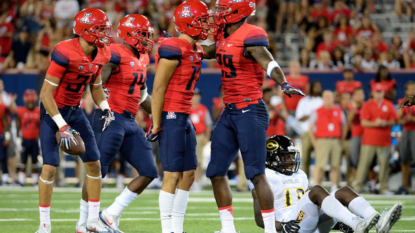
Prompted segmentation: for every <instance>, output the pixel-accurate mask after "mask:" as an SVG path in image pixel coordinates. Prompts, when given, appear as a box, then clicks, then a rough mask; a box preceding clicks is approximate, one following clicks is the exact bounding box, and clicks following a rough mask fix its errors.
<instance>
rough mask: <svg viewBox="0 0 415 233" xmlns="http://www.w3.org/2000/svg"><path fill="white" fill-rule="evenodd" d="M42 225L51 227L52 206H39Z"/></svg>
mask: <svg viewBox="0 0 415 233" xmlns="http://www.w3.org/2000/svg"><path fill="white" fill-rule="evenodd" d="M39 214H40V224H42V225H43V224H48V225H50V205H39Z"/></svg>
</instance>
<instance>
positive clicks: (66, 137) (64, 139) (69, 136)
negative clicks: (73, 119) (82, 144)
mask: <svg viewBox="0 0 415 233" xmlns="http://www.w3.org/2000/svg"><path fill="white" fill-rule="evenodd" d="M73 134H78V135H79V132H78V131H76V130H74V129H72V128H71V127H70V126H69V125H65V126H63V127H62V128H60V129H59V135H60V138H59V147H61V146H62V145H64V146H65V148H66V149H67V150H71V141H73V142H74V144H75V145H79V142H78V140H76V138H75V137H74V136H73Z"/></svg>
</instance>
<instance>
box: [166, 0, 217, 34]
mask: <svg viewBox="0 0 415 233" xmlns="http://www.w3.org/2000/svg"><path fill="white" fill-rule="evenodd" d="M173 21H174V24H175V25H176V30H177V31H179V32H181V33H185V34H187V35H189V36H197V37H198V38H199V39H201V40H206V39H207V38H208V36H209V35H214V32H215V24H214V18H213V12H212V11H210V10H209V8H208V7H207V6H206V4H205V3H203V2H201V1H199V0H189V1H187V2H183V3H182V4H180V5H179V6H178V7H177V8H176V10H175V11H174V17H173Z"/></svg>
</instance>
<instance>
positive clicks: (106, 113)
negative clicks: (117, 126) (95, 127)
mask: <svg viewBox="0 0 415 233" xmlns="http://www.w3.org/2000/svg"><path fill="white" fill-rule="evenodd" d="M101 120H105V122H104V126H103V127H102V132H104V131H105V130H106V129H107V128H108V126H109V125H110V124H111V122H112V121H113V120H115V117H114V113H113V112H112V111H110V110H109V109H105V110H103V111H102V113H101Z"/></svg>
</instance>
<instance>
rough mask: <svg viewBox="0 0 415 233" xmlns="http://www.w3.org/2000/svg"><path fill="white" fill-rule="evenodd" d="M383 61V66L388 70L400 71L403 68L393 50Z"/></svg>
mask: <svg viewBox="0 0 415 233" xmlns="http://www.w3.org/2000/svg"><path fill="white" fill-rule="evenodd" d="M382 60H383V61H382V65H384V66H385V67H387V68H388V69H391V70H399V69H400V68H401V65H400V64H399V61H398V60H396V59H395V55H394V53H393V51H392V50H390V51H389V52H388V53H386V55H385V58H384V59H382Z"/></svg>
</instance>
